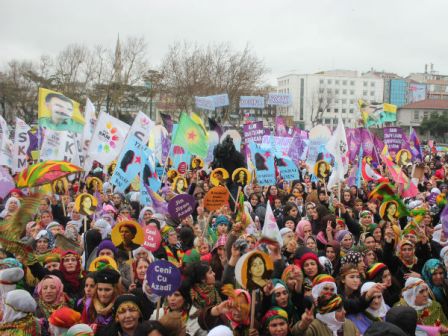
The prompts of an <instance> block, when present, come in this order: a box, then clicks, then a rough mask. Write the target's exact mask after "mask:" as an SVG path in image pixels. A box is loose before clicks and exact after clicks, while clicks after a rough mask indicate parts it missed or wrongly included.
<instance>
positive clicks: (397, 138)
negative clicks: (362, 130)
mask: <svg viewBox="0 0 448 336" xmlns="http://www.w3.org/2000/svg"><path fill="white" fill-rule="evenodd" d="M403 135H404V134H403V130H402V129H401V128H400V127H385V128H384V144H385V145H387V147H388V151H389V154H390V155H391V156H392V157H393V158H394V157H395V155H396V154H397V153H398V151H399V150H400V149H402V148H403V144H404V142H405V138H404V137H403Z"/></svg>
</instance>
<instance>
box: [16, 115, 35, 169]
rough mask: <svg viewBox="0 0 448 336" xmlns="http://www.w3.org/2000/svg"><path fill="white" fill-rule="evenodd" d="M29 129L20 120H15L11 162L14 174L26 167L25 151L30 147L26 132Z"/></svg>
mask: <svg viewBox="0 0 448 336" xmlns="http://www.w3.org/2000/svg"><path fill="white" fill-rule="evenodd" d="M30 129H31V127H30V126H28V125H27V124H26V122H24V121H23V120H22V119H20V118H16V129H15V133H14V145H13V162H12V171H13V173H14V174H16V173H19V172H21V171H22V170H23V169H25V168H26V167H28V160H27V154H26V153H27V151H28V147H29V146H30V136H29V135H28V131H29V130H30Z"/></svg>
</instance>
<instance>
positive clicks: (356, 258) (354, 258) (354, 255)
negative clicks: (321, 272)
mask: <svg viewBox="0 0 448 336" xmlns="http://www.w3.org/2000/svg"><path fill="white" fill-rule="evenodd" d="M362 260H363V256H362V253H361V252H356V251H349V252H348V253H347V255H346V256H345V257H342V259H341V264H342V265H344V264H353V265H358V263H359V262H361V261H362Z"/></svg>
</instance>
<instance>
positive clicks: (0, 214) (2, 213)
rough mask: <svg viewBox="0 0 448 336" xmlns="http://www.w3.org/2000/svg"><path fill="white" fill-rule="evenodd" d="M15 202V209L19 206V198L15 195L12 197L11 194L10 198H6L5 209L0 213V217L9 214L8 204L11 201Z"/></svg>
mask: <svg viewBox="0 0 448 336" xmlns="http://www.w3.org/2000/svg"><path fill="white" fill-rule="evenodd" d="M13 201H15V202H17V209H18V208H20V200H19V199H18V198H17V197H13V196H11V197H10V198H8V200H7V201H6V203H5V209H4V210H3V211H2V212H1V213H0V218H5V217H6V216H7V215H8V214H9V210H8V208H9V204H10V203H11V202H13Z"/></svg>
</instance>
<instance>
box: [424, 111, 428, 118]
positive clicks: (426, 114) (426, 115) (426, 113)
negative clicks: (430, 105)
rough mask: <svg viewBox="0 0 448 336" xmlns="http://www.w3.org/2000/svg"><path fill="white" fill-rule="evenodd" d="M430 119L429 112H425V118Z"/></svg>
mask: <svg viewBox="0 0 448 336" xmlns="http://www.w3.org/2000/svg"><path fill="white" fill-rule="evenodd" d="M428 117H429V112H428V111H423V118H425V119H428Z"/></svg>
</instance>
